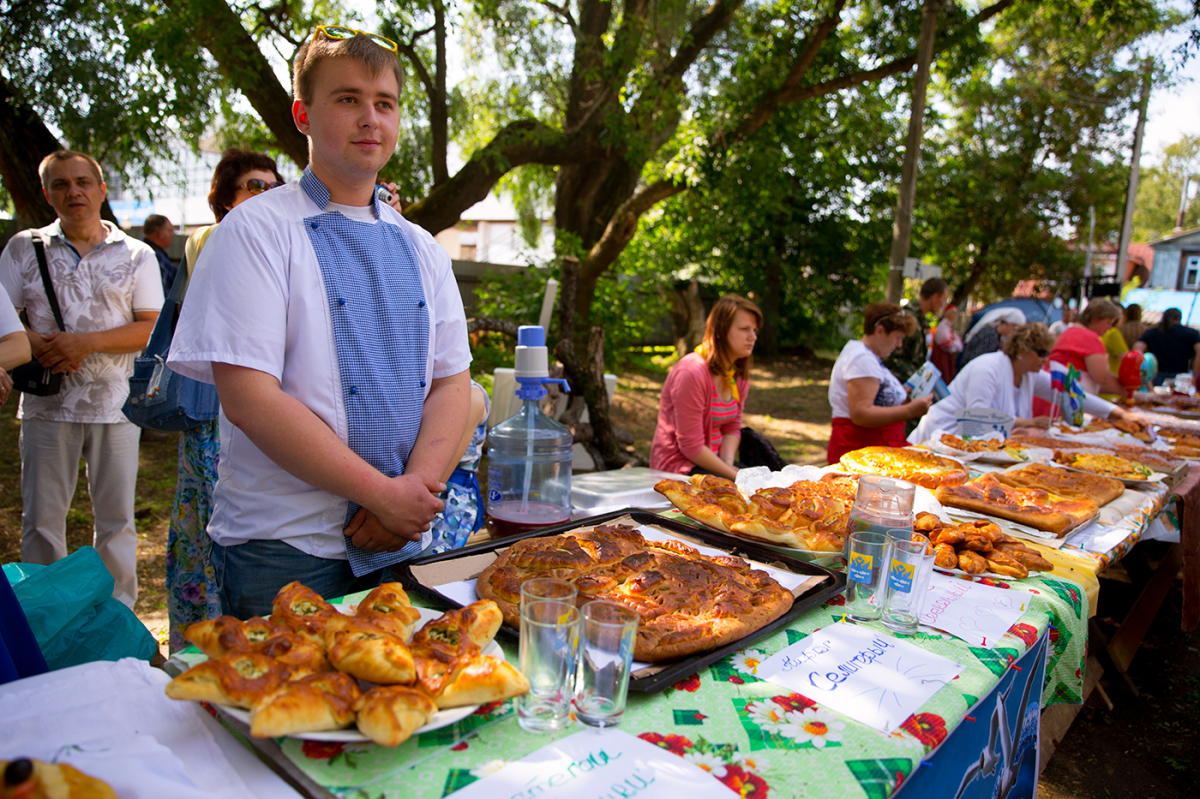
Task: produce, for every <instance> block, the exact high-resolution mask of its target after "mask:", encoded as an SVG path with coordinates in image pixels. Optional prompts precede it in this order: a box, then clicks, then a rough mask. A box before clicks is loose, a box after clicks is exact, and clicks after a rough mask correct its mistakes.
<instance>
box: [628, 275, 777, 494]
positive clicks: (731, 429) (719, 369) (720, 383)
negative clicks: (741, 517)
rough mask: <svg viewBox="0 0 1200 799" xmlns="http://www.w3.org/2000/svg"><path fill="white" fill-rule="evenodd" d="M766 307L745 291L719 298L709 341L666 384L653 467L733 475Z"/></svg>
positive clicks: (683, 360) (710, 322) (686, 358)
mask: <svg viewBox="0 0 1200 799" xmlns="http://www.w3.org/2000/svg"><path fill="white" fill-rule="evenodd" d="M762 319H763V317H762V311H760V310H759V309H758V306H757V305H755V304H754V303H752V302H751V301H750V300H748V299H746V298H745V297H739V296H737V295H736V294H727V295H725V296H724V297H722V298H721V299H720V300H718V301H717V304H716V305H714V306H713V309H712V312H711V313H709V315H708V322H707V324H706V325H705V327H704V343H703V344H701V345H700V346H699V347H697V348H696V351H695V352H692V353H689V354H687V355H685V356H684V357H683V358H681V359H680V361H679V363H677V364H675V366H674V367H672V369H671V373H670V374H669V375H667V382H666V383H665V384H663V390H662V400H661V402H660V403H659V407H658V425H657V427H655V430H654V443H653V444H652V445H651V447H650V468H651V469H658V470H659V471H664V472H676V473H679V474H716V475H720V476H722V477H728V478H729V479H731V480H732V479H733V478H734V477H736V476H737V472H738V467H737V466H736V465H735V464H734V460H733V459H734V456H735V455H736V454H737V451H738V445H739V444H740V443H741V440H742V409H743V408H745V407H746V395H747V394H748V393H749V391H750V361H751V356H752V354H753V353H754V342H755V341H757V340H758V329H759V328H760V327H761V326H762Z"/></svg>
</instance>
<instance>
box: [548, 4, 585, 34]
mask: <svg viewBox="0 0 1200 799" xmlns="http://www.w3.org/2000/svg"><path fill="white" fill-rule="evenodd" d="M538 3H539V4H540V5H543V6H545V7H546V8H548V9H550V10H551V11H553V12H554V13H555V14H557V15H558V16H560V17H562V18H563V21H564V22H566V23H567V27H569V28H570V29H571V30H573V31H574V30H577V29H578V28H579V26H578V25H576V24H575V18H574V17H573V16H571V9H569V8H567V7H566V6H560V5H557V4H555V3H551V2H550V0H538Z"/></svg>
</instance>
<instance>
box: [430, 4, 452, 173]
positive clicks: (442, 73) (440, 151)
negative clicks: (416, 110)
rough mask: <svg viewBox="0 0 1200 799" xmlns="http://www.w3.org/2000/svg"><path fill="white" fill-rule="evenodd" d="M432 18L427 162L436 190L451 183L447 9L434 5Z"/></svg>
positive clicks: (443, 6) (440, 5) (442, 5)
mask: <svg viewBox="0 0 1200 799" xmlns="http://www.w3.org/2000/svg"><path fill="white" fill-rule="evenodd" d="M433 17H434V25H433V35H434V37H435V42H434V48H435V49H434V52H435V56H434V57H435V58H436V59H437V63H436V64H435V65H434V70H433V80H434V89H433V96H432V97H430V98H429V136H430V138H431V139H432V141H431V142H430V144H431V146H432V147H433V152H432V154H431V156H432V157H431V159H430V160H431V162H432V166H433V185H434V186H438V185H441V184H442V183H445V182H446V181H447V180H449V179H450V170H449V169H448V167H447V166H446V148H447V143H448V142H449V135H448V133H447V130H448V122H447V118H448V116H449V111H448V109H447V108H446V6H445V5H444V4H443V3H441V2H436V3H434V4H433Z"/></svg>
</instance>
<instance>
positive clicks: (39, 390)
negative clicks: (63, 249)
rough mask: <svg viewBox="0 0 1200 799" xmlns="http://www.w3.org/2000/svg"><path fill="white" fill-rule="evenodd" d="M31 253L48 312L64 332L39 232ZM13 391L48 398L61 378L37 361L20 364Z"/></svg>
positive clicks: (34, 237)
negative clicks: (40, 274) (47, 305)
mask: <svg viewBox="0 0 1200 799" xmlns="http://www.w3.org/2000/svg"><path fill="white" fill-rule="evenodd" d="M31 238H32V241H33V252H34V254H35V255H36V256H37V262H38V271H39V272H41V273H42V287H43V288H45V289H46V299H48V300H49V301H50V310H51V311H53V312H54V321H55V322H58V329H59V330H62V331H64V332H65V331H66V329H67V326H66V325H65V324H63V318H62V311H61V310H59V307H58V295H56V294H55V293H54V284H53V283H51V282H50V267H48V266H47V265H46V242H45V240H43V239H42V234H41V231H38V230H34V231H33V233H32V237H31ZM12 380H13V389H15V390H16V391H24V392H25V393H26V394H33V395H34V396H37V397H49V396H51V395H53V394H57V393H58V392H59V390H60V389H61V388H62V381H63V376H62V374H60V373H55V372H51V371H50V370H49V369H47V368H46V367H44V366H42V365H41V364H40V363H38V362H37V360H36V359H35V360H32V361H30V362H29V363H26V364H22V365H21V366H18V367H17V368H16V369H13V371H12Z"/></svg>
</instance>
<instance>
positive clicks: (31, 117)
mask: <svg viewBox="0 0 1200 799" xmlns="http://www.w3.org/2000/svg"><path fill="white" fill-rule="evenodd" d="M61 149H62V145H61V144H59V141H58V139H57V138H55V136H54V134H53V133H51V132H50V129H49V128H47V127H46V124H45V123H44V122H42V118H41V117H40V116H38V114H37V112H36V111H34V110H33V109H32V108H30V107H29V106H28V105H26V104H25V103H24V102H23V101H22V100H21V99H20V98H19V97H17V96H16V94H15V93H14V92H13V90H12V87H11V86H10V85H9V83H8V81H7V80H4V79H3V78H0V177H2V178H3V179H4V188H5V189H7V190H8V194H9V196H10V197H12V201H13V207H14V208H15V209H16V215H17V229H18V230H25V229H27V228H31V227H45V226H46V225H48V224H50V223H51V222H53V221H54V220H55V218H56V214H55V213H54V209H53V208H51V207H50V203H48V202H46V195H45V194H43V193H42V181H41V179H40V178H39V177H38V164H40V163H41V162H42V159H43V158H45V157H46V156H47V155H49V154H50V153H52V152H54V151H55V150H61Z"/></svg>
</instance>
